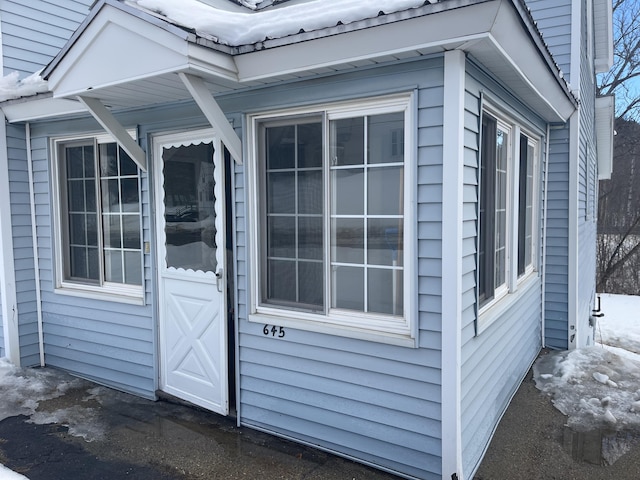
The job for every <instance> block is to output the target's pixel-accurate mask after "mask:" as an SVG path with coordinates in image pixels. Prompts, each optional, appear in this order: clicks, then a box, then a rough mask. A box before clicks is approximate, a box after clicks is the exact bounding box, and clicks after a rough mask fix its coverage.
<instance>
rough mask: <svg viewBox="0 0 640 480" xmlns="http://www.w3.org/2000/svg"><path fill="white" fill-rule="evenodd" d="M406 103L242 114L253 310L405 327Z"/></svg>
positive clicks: (392, 329) (399, 330) (404, 331)
mask: <svg viewBox="0 0 640 480" xmlns="http://www.w3.org/2000/svg"><path fill="white" fill-rule="evenodd" d="M408 106H409V101H408V97H407V96H403V97H400V98H395V97H394V98H392V99H384V100H380V101H372V102H367V103H365V104H364V105H354V106H342V105H340V106H336V107H329V108H326V109H323V110H318V111H313V110H311V111H301V112H300V113H298V114H295V115H291V114H282V115H277V116H268V115H265V116H256V117H254V118H253V119H252V126H253V129H254V139H255V146H254V158H253V161H252V163H251V165H250V175H251V177H252V178H253V182H254V183H255V192H256V194H255V198H254V200H253V205H254V212H253V218H255V219H256V224H255V226H254V229H253V239H252V243H253V246H254V252H255V259H256V261H255V263H254V265H253V268H254V269H255V271H256V272H257V275H255V281H254V291H255V296H256V299H255V305H254V307H253V310H254V311H253V313H254V314H268V315H272V316H273V315H276V316H278V317H280V318H281V319H287V318H288V319H298V320H302V321H306V322H316V324H320V322H322V323H324V324H326V323H330V324H334V325H343V326H344V325H346V326H349V327H354V328H362V329H364V330H375V331H378V332H386V333H389V334H400V335H408V334H409V333H410V329H409V321H408V315H407V313H406V312H407V301H406V298H407V295H408V292H407V291H406V288H405V285H406V283H407V282H406V281H405V279H406V277H407V275H408V271H407V269H406V267H405V264H406V260H405V256H406V254H407V245H408V244H411V241H410V239H409V238H407V236H406V230H407V224H408V221H409V219H410V218H411V217H410V212H408V209H409V208H411V207H410V205H411V202H410V201H409V198H410V196H408V195H410V194H411V188H410V187H409V188H407V184H409V183H410V182H409V181H408V175H409V173H408V172H409V170H410V168H409V167H410V165H409V164H408V163H409V162H408V160H407V152H409V151H410V149H409V148H407V143H408V142H407V128H409V125H408V119H409V118H410V116H409V110H408ZM414 181H415V180H414ZM256 321H260V320H258V319H256Z"/></svg>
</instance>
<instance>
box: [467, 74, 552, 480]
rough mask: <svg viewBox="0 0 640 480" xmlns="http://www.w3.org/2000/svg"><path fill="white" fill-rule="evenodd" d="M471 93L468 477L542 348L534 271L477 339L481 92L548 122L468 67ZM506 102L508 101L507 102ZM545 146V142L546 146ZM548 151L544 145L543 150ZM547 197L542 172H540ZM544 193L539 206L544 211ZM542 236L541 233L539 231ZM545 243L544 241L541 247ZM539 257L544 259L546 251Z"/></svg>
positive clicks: (509, 108)
mask: <svg viewBox="0 0 640 480" xmlns="http://www.w3.org/2000/svg"><path fill="white" fill-rule="evenodd" d="M467 71H468V74H467V80H466V82H467V85H466V95H465V175H464V182H465V184H464V192H465V195H464V202H465V205H464V217H463V231H464V235H465V238H464V239H463V251H462V256H463V271H462V275H463V278H462V285H463V292H462V299H463V304H462V308H463V311H462V352H461V353H462V355H461V358H462V367H461V395H462V397H461V412H462V421H461V424H462V452H463V456H462V460H463V472H464V475H465V478H471V477H470V476H471V475H472V474H473V472H474V471H475V470H476V469H477V467H478V465H479V463H480V460H481V459H482V455H483V454H484V450H485V448H486V447H487V445H488V443H489V441H490V440H491V437H492V435H493V431H494V429H495V427H496V425H497V423H498V421H499V420H500V418H501V416H502V414H503V413H504V411H505V409H506V408H507V406H508V404H509V402H510V401H511V398H512V396H513V394H514V393H515V391H516V389H517V388H518V386H519V385H520V382H521V381H522V379H523V378H524V376H525V375H526V373H527V371H528V369H529V367H530V366H531V364H532V363H533V361H534V359H535V358H536V356H537V354H538V352H539V351H540V348H541V345H542V331H541V329H542V307H541V304H542V301H541V300H542V280H541V277H540V275H539V274H537V273H534V274H533V276H531V277H529V278H528V279H527V281H525V282H524V283H523V284H521V285H519V291H517V292H515V293H514V294H511V295H510V297H511V298H505V299H503V300H502V302H511V303H510V306H509V307H508V308H507V309H506V310H505V311H504V312H503V313H502V314H501V316H500V317H499V318H497V319H496V320H495V321H493V323H491V325H489V326H488V327H487V328H486V329H485V330H483V331H482V332H481V333H480V334H478V335H476V305H475V298H476V263H475V260H476V236H477V201H478V200H477V199H478V167H479V163H478V157H479V148H480V145H479V143H480V142H479V135H480V132H479V117H480V92H485V95H487V96H490V97H491V100H492V102H493V104H494V105H495V104H496V103H499V104H500V106H501V107H502V108H504V109H506V112H507V113H510V114H511V115H516V116H517V117H516V118H520V119H521V120H522V119H526V120H527V121H528V122H535V123H534V124H533V125H529V126H533V127H535V128H537V129H539V130H540V131H544V123H543V122H542V121H541V120H539V119H538V120H536V117H535V115H534V114H533V113H532V112H529V111H527V110H526V109H525V107H523V106H522V105H518V104H514V103H512V101H511V100H509V95H508V93H507V92H505V91H504V90H502V89H501V88H500V87H499V86H498V85H497V84H496V83H494V82H492V81H491V80H490V79H489V78H487V77H486V76H485V75H484V74H483V73H482V72H481V71H480V70H479V69H478V68H477V67H475V66H473V65H468V67H467ZM501 99H502V100H501ZM542 143H544V142H542ZM541 147H542V146H541ZM538 173H539V177H538V181H539V183H538V184H539V185H540V192H541V193H542V188H543V183H542V178H543V177H542V174H543V171H542V169H539V171H538ZM542 198H543V197H542V195H538V199H539V203H538V204H537V205H536V208H537V210H538V212H539V214H541V212H542ZM538 235H541V233H540V230H538ZM539 245H540V242H538V246H539ZM535 255H536V256H537V257H538V258H540V249H539V248H538V250H537V251H536V253H535Z"/></svg>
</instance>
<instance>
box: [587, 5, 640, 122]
mask: <svg viewBox="0 0 640 480" xmlns="http://www.w3.org/2000/svg"><path fill="white" fill-rule="evenodd" d="M638 18H640V0H613V34H614V39H613V67H612V68H611V70H609V71H608V72H607V73H604V74H602V75H600V77H599V82H598V83H599V85H598V91H597V93H598V95H609V94H615V95H616V105H617V112H616V116H617V117H620V118H628V119H638V118H639V116H640V88H639V87H638V85H637V83H638V82H637V81H635V80H637V79H638V77H640V22H638Z"/></svg>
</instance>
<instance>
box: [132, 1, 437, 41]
mask: <svg viewBox="0 0 640 480" xmlns="http://www.w3.org/2000/svg"><path fill="white" fill-rule="evenodd" d="M124 1H125V3H127V4H129V5H133V6H137V7H139V8H142V9H146V10H149V11H151V12H154V13H156V14H159V15H161V16H163V17H166V19H167V20H169V21H171V22H174V23H177V24H180V25H182V26H185V27H189V28H193V29H195V30H196V32H198V33H200V34H207V35H211V36H213V37H215V38H216V39H217V40H218V41H219V42H221V43H224V44H227V45H231V46H240V45H250V44H254V43H257V42H261V41H263V40H265V39H268V38H282V37H285V36H288V35H294V34H297V33H299V32H300V31H301V30H302V31H305V32H309V31H313V30H320V29H323V28H328V27H333V26H335V25H338V24H340V23H342V24H348V23H353V22H357V21H359V20H364V19H368V18H375V17H377V16H379V15H380V13H381V12H383V13H384V14H390V13H395V12H400V11H404V10H409V9H412V8H418V7H421V6H423V5H424V4H425V3H436V2H435V1H433V0H432V1H425V0H387V1H385V2H384V4H383V5H382V6H381V4H380V2H372V1H371V0H340V2H336V1H335V0H310V1H306V2H294V1H291V2H286V3H284V4H282V5H275V6H273V7H272V8H269V9H258V7H259V5H260V4H261V3H262V1H263V0H240V1H241V3H242V5H244V6H246V7H249V8H250V10H247V11H237V10H232V9H231V8H224V7H223V6H221V5H220V4H219V3H216V2H214V1H212V0H202V1H201V0H124ZM205 2H206V3H205ZM231 3H236V2H229V3H228V4H229V5H230V4H231Z"/></svg>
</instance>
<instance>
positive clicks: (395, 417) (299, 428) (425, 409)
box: [222, 58, 443, 479]
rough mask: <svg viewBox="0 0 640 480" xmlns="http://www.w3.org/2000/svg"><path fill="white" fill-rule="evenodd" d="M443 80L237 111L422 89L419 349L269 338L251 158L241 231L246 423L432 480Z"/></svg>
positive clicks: (377, 75)
mask: <svg viewBox="0 0 640 480" xmlns="http://www.w3.org/2000/svg"><path fill="white" fill-rule="evenodd" d="M442 82H443V63H442V59H441V58H435V59H432V60H422V61H418V62H410V63H406V64H404V65H400V66H398V67H395V68H385V67H382V68H377V69H370V70H365V71H364V72H361V73H357V74H353V73H351V74H344V75H339V76H336V77H335V78H325V79H323V81H321V82H319V81H310V82H301V83H299V84H290V85H287V86H286V87H285V88H282V87H277V88H273V89H265V90H263V91H258V92H255V93H250V94H247V95H246V96H244V97H243V98H240V99H238V102H241V103H239V104H238V107H237V109H238V110H240V111H241V110H242V108H247V107H249V108H252V109H254V110H259V111H268V110H269V109H271V108H274V109H275V108H280V107H282V106H283V103H284V102H286V105H294V104H296V103H303V102H304V103H309V102H311V103H313V102H314V101H315V102H329V101H332V100H334V99H344V98H350V97H352V96H354V95H357V96H363V95H365V96H371V95H376V94H381V93H387V92H389V91H398V90H400V91H403V90H404V91H412V90H413V89H414V88H415V86H418V95H417V103H418V115H417V117H418V122H419V125H418V126H417V128H416V134H417V137H418V175H417V177H418V178H417V180H416V181H417V186H418V192H417V196H418V208H417V212H416V214H417V222H418V223H417V225H418V237H419V239H418V258H417V259H416V261H417V262H418V275H419V278H418V287H417V290H418V292H417V293H418V303H419V306H418V310H419V312H418V320H419V328H420V336H419V343H420V347H419V348H407V347H397V346H391V345H385V344H381V343H372V342H367V341H360V340H354V339H349V338H344V337H339V336H332V335H325V334H318V333H312V332H307V331H301V330H296V329H293V328H288V329H287V333H286V337H285V338H284V339H281V340H278V339H272V338H267V337H265V336H264V335H263V333H262V327H263V326H262V325H260V324H254V323H250V322H248V321H247V308H246V306H247V301H248V295H249V292H248V291H247V275H248V274H249V273H248V265H247V250H246V248H247V245H246V232H245V228H246V224H247V222H248V221H250V220H249V219H247V218H246V210H247V209H246V206H245V204H244V201H245V188H246V185H245V183H244V181H245V176H244V169H243V168H242V167H241V166H237V167H236V169H235V185H236V190H235V196H236V198H235V223H236V232H235V236H236V245H237V248H236V268H237V288H238V290H237V297H238V298H237V300H238V305H237V312H238V321H239V349H240V356H239V363H240V372H239V373H240V386H239V387H240V416H241V421H242V423H243V424H244V425H248V426H253V427H257V428H260V429H264V430H267V431H270V432H273V433H276V434H279V435H284V436H287V437H291V438H295V439H298V440H301V441H305V442H309V443H312V444H314V445H318V446H320V447H322V448H325V449H328V450H332V451H337V452H340V453H341V454H344V455H349V456H354V457H357V458H359V459H362V460H363V461H368V462H371V463H373V464H376V465H378V466H381V467H383V468H385V469H389V470H392V471H397V472H402V473H403V474H406V475H413V476H416V477H419V478H425V479H429V478H433V479H435V478H440V477H441V459H440V456H441V441H440V435H441V430H442V427H441V423H440V420H441V408H440V401H441V388H440V375H441V374H440V361H441V353H440V343H441V339H440V331H441V299H440V298H441V286H440V285H441V282H440V276H441V270H442V265H441V260H440V258H441V230H442V227H441V220H442V218H441V217H442V213H441V212H442V207H441V195H442V101H443V86H442ZM223 101H224V100H222V102H223ZM249 101H250V102H252V103H246V102H249ZM242 105H244V107H243V106H242ZM235 110H236V108H232V111H235ZM247 161H249V160H248V159H247Z"/></svg>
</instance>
